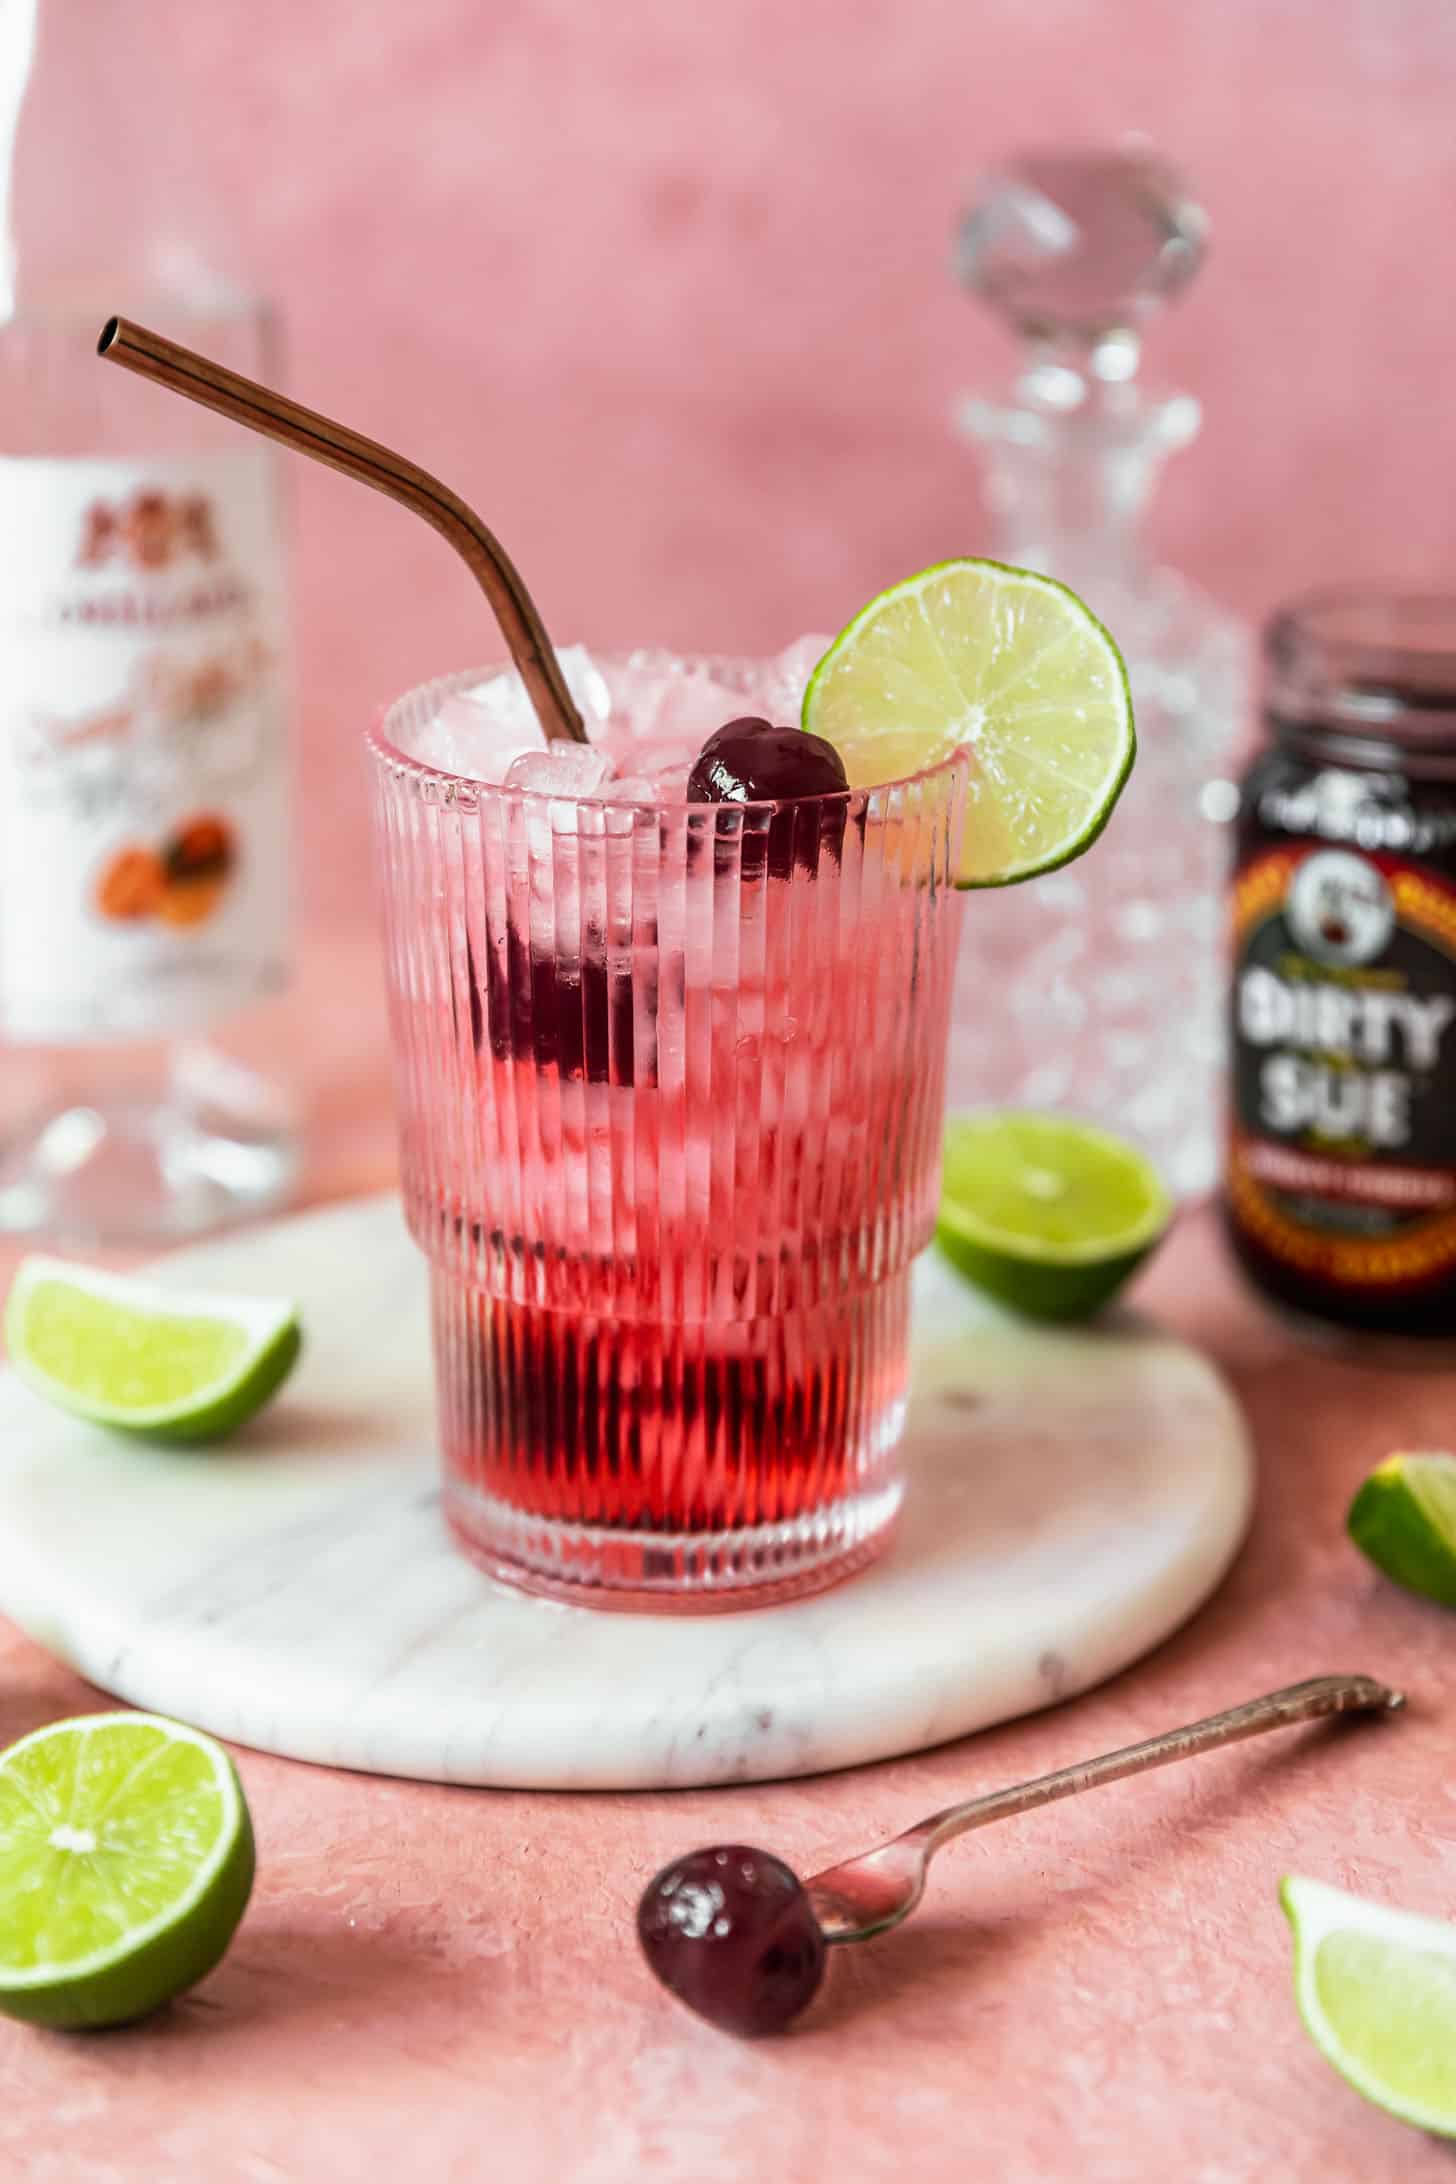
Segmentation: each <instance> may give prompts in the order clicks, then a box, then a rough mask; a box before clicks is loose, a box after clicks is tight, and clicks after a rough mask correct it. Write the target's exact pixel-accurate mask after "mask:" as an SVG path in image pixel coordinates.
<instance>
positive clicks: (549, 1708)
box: [0, 1197, 1251, 1789]
mask: <svg viewBox="0 0 1456 2184" xmlns="http://www.w3.org/2000/svg"><path fill="white" fill-rule="evenodd" d="M158 1274H159V1277H160V1278H162V1279H165V1280H168V1281H175V1282H177V1283H178V1284H181V1285H186V1284H196V1285H198V1286H205V1287H207V1288H211V1289H227V1288H235V1289H241V1290H256V1291H260V1292H268V1291H284V1292H291V1293H292V1294H293V1295H295V1296H297V1297H298V1298H299V1299H300V1300H301V1303H302V1307H303V1315H304V1327H305V1334H306V1345H305V1351H304V1357H303V1361H302V1363H301V1365H300V1366H299V1368H298V1370H297V1372H296V1373H295V1375H294V1377H293V1379H292V1380H291V1381H290V1383H289V1385H288V1387H287V1388H286V1389H285V1390H284V1392H283V1394H282V1396H280V1397H279V1399H278V1400H277V1402H276V1403H275V1404H274V1405H273V1406H272V1408H271V1409H270V1410H269V1411H268V1412H266V1413H265V1414H264V1416H263V1417H262V1418H261V1419H259V1420H258V1421H256V1422H255V1424H254V1425H253V1426H252V1427H250V1428H249V1429H248V1430H247V1431H246V1432H244V1433H243V1434H240V1435H239V1436H238V1437H237V1438H236V1439H235V1440H233V1441H232V1442H229V1443H226V1444H224V1445H223V1446H222V1447H221V1448H219V1449H216V1450H214V1451H212V1452H211V1453H208V1452H206V1451H201V1452H198V1451H194V1452H188V1451H185V1450H184V1451H168V1450H162V1449H151V1448H146V1447H143V1446H140V1445H136V1444H133V1443H130V1442H127V1441H124V1440H119V1439H114V1438H112V1437H111V1436H109V1435H107V1434H105V1433H103V1432H101V1431H99V1430H97V1429H94V1428H91V1427H88V1426H85V1425H82V1424H80V1423H79V1422H78V1421H76V1420H73V1419H70V1418H67V1417H65V1416H64V1415H62V1414H61V1413H59V1412H55V1411H52V1410H50V1409H49V1408H48V1407H47V1406H45V1405H44V1404H42V1403H40V1402H38V1401H37V1400H36V1399H35V1398H34V1397H32V1396H31V1395H30V1394H29V1393H28V1391H27V1390H26V1389H24V1388H23V1387H21V1386H20V1384H19V1383H18V1382H17V1381H16V1380H15V1379H14V1377H13V1376H12V1375H10V1374H8V1373H6V1374H3V1375H0V1607H3V1609H4V1610H5V1611H6V1612H7V1613H8V1614H10V1615H11V1616H13V1617H14V1618H15V1620H16V1621H17V1622H18V1623H20V1624H21V1625H22V1626H23V1627H24V1628H25V1629H26V1630H27V1631H29V1632H30V1633H31V1635H32V1636H33V1637H35V1638H37V1639H38V1640H39V1641H40V1642H41V1644H42V1645H44V1646H46V1647H48V1648H49V1649H50V1651H51V1652H52V1653H55V1654H57V1655H59V1657H60V1658H61V1659H62V1660H64V1661H67V1662H69V1663H70V1664H71V1665H72V1666H73V1667H75V1668H77V1669H79V1670H80V1672H81V1673H82V1675H84V1676H87V1677H89V1678H90V1680H91V1681H92V1682H93V1683H96V1684H100V1685H101V1686H102V1687H103V1689H105V1690H107V1691H111V1692H114V1693H116V1694H117V1696H118V1697H121V1698H124V1699H128V1700H130V1701H132V1702H133V1703H134V1704H136V1705H138V1706H145V1707H150V1708H154V1709H156V1710H158V1711H160V1712H163V1713H168V1714H175V1715H178V1716H180V1717H181V1718H183V1719H184V1720H186V1721H190V1722H194V1723H196V1724H198V1725H199V1726H201V1727H203V1728H206V1729H210V1730H213V1731H215V1732H216V1733H218V1734H219V1735H221V1736H225V1737H231V1738H233V1739H235V1740H236V1741H237V1742H239V1743H241V1744H249V1745H255V1746H257V1747H258V1748H259V1749H261V1750H264V1751H271V1752H281V1753H284V1754H286V1755H288V1756H289V1757H292V1758H295V1759H307V1760H315V1761H321V1762H327V1763H329V1764H332V1765H336V1766H343V1767H357V1768H364V1769H366V1770H369V1771H370V1772H374V1773H380V1774H399V1775H419V1776H424V1777H426V1778H427V1779H431V1780H438V1781H446V1782H476V1783H494V1784H500V1785H515V1786H522V1787H524V1786H529V1787H536V1788H542V1789H608V1788H613V1789H618V1788H629V1789H638V1788H648V1787H658V1786H686V1785H689V1784H701V1783H716V1782H743V1781H762V1780H770V1779H772V1778H774V1777H776V1776H784V1775H797V1774H812V1773H816V1772H818V1771H819V1770H821V1769H825V1768H832V1767H847V1766H852V1765H854V1764H855V1763H856V1762H858V1761H862V1760H870V1759H882V1758H887V1757H889V1756H891V1755H892V1754H894V1753H897V1752H907V1751H916V1750H919V1749H921V1748H923V1747H924V1746H926V1745H930V1744H937V1743H940V1742H942V1741H944V1740H945V1739H947V1738H951V1737H958V1736H963V1735H964V1734H965V1733H966V1732H967V1731H969V1730H973V1729H980V1728H983V1727H985V1726H986V1725H987V1724H988V1723H990V1722H994V1721H1001V1720H1005V1719H1007V1718H1008V1717H1009V1716H1011V1715H1014V1714H1020V1713H1025V1712H1028V1711H1030V1710H1031V1709H1033V1708H1035V1707H1040V1706H1045V1705H1047V1704H1049V1703H1051V1702H1052V1701H1054V1700H1056V1699H1061V1698H1064V1697H1066V1696H1067V1695H1068V1694H1069V1693H1071V1692H1074V1691H1080V1690H1083V1689H1085V1688H1086V1687H1087V1686H1088V1685H1089V1684H1094V1683H1096V1682H1098V1681H1099V1680H1100V1679H1101V1678H1102V1677H1105V1676H1109V1675H1111V1674H1112V1673H1113V1672H1114V1671H1115V1670H1117V1669H1120V1668H1123V1667H1125V1666H1126V1664H1127V1663H1128V1662H1129V1661H1132V1660H1135V1659H1136V1658H1137V1657H1138V1656H1139V1655H1140V1654H1142V1653H1145V1652H1146V1651H1147V1650H1148V1649H1149V1647H1151V1646H1154V1645H1156V1644H1157V1643H1158V1642H1159V1640H1160V1639H1162V1638H1164V1637H1165V1636H1166V1635H1167V1634H1168V1632H1169V1631H1171V1630H1173V1629H1174V1628H1175V1626H1176V1625H1177V1624H1179V1623H1181V1622H1182V1621H1183V1620H1184V1618H1185V1617H1186V1616H1187V1615H1188V1614H1189V1613H1190V1612H1191V1611H1192V1609H1193V1608H1195V1607H1196V1606H1197V1605H1198V1603H1199V1602H1200V1601H1201V1600H1203V1599H1204V1598H1205V1596H1206V1595H1207V1594H1208V1593H1209V1592H1210V1591H1211V1590H1212V1588H1213V1586H1214V1585H1215V1584H1216V1583H1217V1582H1218V1579H1219V1578H1220V1576H1221V1575H1222V1574H1223V1571H1224V1569H1225V1568H1226V1567H1227V1565H1228V1562H1229V1560H1230V1558H1231V1556H1232V1555H1233V1553H1234V1550H1235V1548H1236V1546H1237V1545H1238V1542H1239V1539H1240V1537H1241V1535H1242V1533H1243V1529H1244V1525H1245V1522H1246V1519H1247V1515H1248V1509H1249V1500H1250V1488H1251V1464H1250V1453H1249V1445H1248V1440H1247V1436H1246V1434H1245V1431H1244V1427H1243V1424H1242V1421H1241V1419H1240V1416H1239V1413H1238V1411H1237V1410H1236V1408H1235V1406H1234V1403H1233V1400H1232V1398H1231V1397H1230V1395H1229V1394H1228V1392H1227V1390H1226V1389H1225V1387H1224V1385H1223V1383H1222V1381H1221V1380H1220V1379H1219V1378H1218V1376H1217V1375H1216V1374H1215V1373H1214V1371H1213V1370H1212V1368H1211V1367H1210V1366H1209V1365H1208V1364H1207V1363H1206V1362H1205V1361H1204V1360H1203V1359H1202V1358H1200V1357H1199V1356H1198V1355H1197V1354H1196V1353H1195V1352H1193V1351H1192V1350H1189V1349H1187V1348H1186V1347H1185V1346H1184V1345H1182V1344H1181V1343H1178V1342H1175V1341H1172V1340H1170V1339H1169V1338H1168V1337H1167V1336H1165V1335H1162V1334H1159V1333H1157V1332H1155V1331H1153V1330H1151V1329H1148V1328H1146V1327H1142V1326H1136V1325H1129V1326H1127V1327H1124V1328H1118V1329H1116V1330H1108V1331H1103V1332H1099V1333H1096V1334H1090V1333H1061V1332H1046V1331H1041V1330H1035V1329H1029V1328H1026V1327H1023V1326H1020V1325H1018V1324H1015V1323H1013V1322H1011V1321H1009V1320H1007V1319H1004V1318H1002V1317H1000V1316H999V1315H993V1313H992V1312H991V1310H990V1308H989V1307H984V1306H981V1305H979V1304H978V1303H977V1302H976V1300H975V1299H974V1298H973V1297H972V1296H971V1295H970V1293H969V1292H968V1291H967V1290H966V1289H965V1288H964V1287H962V1286H961V1285H960V1284H959V1283H958V1282H957V1281H956V1279H955V1278H954V1276H952V1275H951V1274H949V1273H948V1272H947V1271H946V1270H945V1269H944V1268H942V1267H941V1266H939V1265H938V1264H937V1263H936V1262H935V1260H934V1259H933V1258H928V1259H926V1260H925V1261H924V1262H923V1263H922V1265H921V1267H920V1268H919V1270H918V1273H917V1280H918V1285H919V1286H918V1289H917V1298H916V1329H917V1340H916V1364H915V1375H914V1388H915V1393H914V1400H913V1402H912V1406H911V1420H910V1428H909V1466H910V1477H911V1487H910V1494H909V1500H908V1507H907V1512H906V1516H905V1520H904V1524H903V1527H902V1530H901V1533H900V1536H899V1539H898V1542H897V1544H896V1546H895V1547H894V1548H893V1550H892V1551H891V1553H890V1555H889V1557H888V1558H887V1559H886V1560H885V1561H883V1562H881V1563H880V1564H879V1565H878V1566H877V1567H876V1568H874V1569H872V1570H870V1571H868V1572H867V1573H866V1574H864V1575H863V1576H861V1577H857V1578H854V1579H852V1580H851V1581H850V1582H849V1583H848V1584H846V1585H843V1586H841V1587H840V1588H839V1589H838V1590H837V1591H834V1592H829V1593H825V1594H822V1595H820V1596H819V1597H818V1598H817V1599H811V1600H804V1601H798V1602H795V1603H792V1604H791V1605H789V1606H786V1607H778V1608H763V1609H758V1610H755V1611H750V1612H746V1613H740V1614H736V1615H735V1614H728V1615H719V1616H708V1617H693V1618H687V1619H683V1618H673V1619H671V1620H670V1621H669V1619H667V1618H664V1617H659V1616H635V1615H617V1614H602V1613H596V1612H592V1611H590V1610H586V1609H581V1608H567V1607H557V1606H554V1605H551V1604H548V1603H544V1602H539V1601H534V1600H529V1599H525V1598H523V1597H522V1596H520V1595H518V1594H516V1593H512V1592H509V1591H506V1590H505V1589H503V1588H500V1587H497V1586H496V1585H493V1584H492V1583H491V1582H490V1581H489V1580H488V1579H487V1578H485V1577H483V1576H481V1575H480V1573H479V1572H478V1571H477V1570H476V1569H475V1568H474V1567H473V1566H472V1565H471V1564H470V1563H469V1562H467V1561H466V1560H465V1559H464V1558H463V1556H461V1555H460V1554H459V1553H458V1552H457V1551H456V1550H455V1548H454V1547H453V1546H452V1545H451V1543H450V1541H449V1538H448V1536H447V1534H446V1531H445V1528H444V1526H443V1524H442V1522H441V1519H440V1514H439V1508H438V1503H437V1498H436V1493H435V1483H434V1447H433V1430H432V1418H431V1397H430V1368H429V1342H428V1334H427V1327H426V1310H425V1285H424V1279H423V1267H422V1262H421V1261H420V1260H419V1259H418V1257H417V1255H416V1253H415V1251H414V1248H413V1246H412V1245H411V1244H410V1243H409V1241H408V1239H407V1237H406V1235H405V1233H404V1228H403V1225H402V1223H401V1220H400V1216H399V1211H398V1206H397V1204H396V1201H395V1200H394V1199H393V1198H392V1197H391V1198H374V1199H366V1200H362V1201H359V1202H356V1203H354V1204H351V1205H346V1206H340V1207H335V1208H331V1209H329V1210H327V1211H325V1212H322V1213H315V1214H310V1215H306V1216H304V1217H302V1218H301V1219H296V1220H290V1221H282V1222H278V1223H276V1224H274V1225H272V1226H270V1227H266V1228H258V1229H253V1230H250V1231H247V1232H245V1233H242V1234H238V1235H235V1236H232V1237H230V1238H228V1239H226V1240H224V1241H223V1242H220V1243H213V1244H209V1245H205V1246H203V1247H201V1248H197V1249H193V1250H189V1251H187V1252H183V1253H179V1254H177V1255H176V1256H174V1257H172V1258H170V1259H169V1260H167V1261H166V1262H165V1264H164V1266H163V1267H161V1268H159V1269H158Z"/></svg>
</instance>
